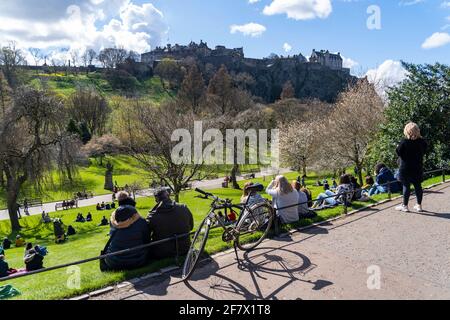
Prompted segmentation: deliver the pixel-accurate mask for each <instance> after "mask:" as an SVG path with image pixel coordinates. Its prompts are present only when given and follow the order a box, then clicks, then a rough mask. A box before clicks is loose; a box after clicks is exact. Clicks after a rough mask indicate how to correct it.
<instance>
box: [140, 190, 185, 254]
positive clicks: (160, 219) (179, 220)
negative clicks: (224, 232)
mask: <svg viewBox="0 0 450 320" xmlns="http://www.w3.org/2000/svg"><path fill="white" fill-rule="evenodd" d="M155 200H156V203H157V205H156V207H155V208H154V209H153V210H151V211H150V213H149V215H148V217H147V224H148V229H149V231H150V239H151V241H152V242H155V241H158V240H163V239H167V238H170V237H173V236H175V235H183V234H186V233H189V232H191V230H192V229H193V228H194V218H193V216H192V213H191V211H190V210H189V208H188V207H187V206H186V205H183V204H178V203H176V202H175V201H173V200H171V199H170V194H169V191H168V190H167V188H162V189H159V190H157V192H156V193H155ZM190 245H191V241H190V237H189V236H186V237H181V238H179V239H178V254H179V255H180V256H182V255H185V254H187V252H188V251H189V247H190ZM148 250H149V257H150V258H151V259H165V258H170V257H175V256H176V255H177V245H176V243H175V241H170V242H166V243H161V244H159V245H156V246H153V247H150V248H149V249H148Z"/></svg>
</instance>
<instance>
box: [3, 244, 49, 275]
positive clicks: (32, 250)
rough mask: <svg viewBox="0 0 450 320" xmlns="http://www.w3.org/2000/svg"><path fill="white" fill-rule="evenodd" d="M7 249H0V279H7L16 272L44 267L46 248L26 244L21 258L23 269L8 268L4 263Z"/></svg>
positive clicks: (6, 263) (5, 262)
mask: <svg viewBox="0 0 450 320" xmlns="http://www.w3.org/2000/svg"><path fill="white" fill-rule="evenodd" d="M8 249H9V247H0V278H3V277H8V276H10V275H12V274H15V273H17V272H29V271H35V270H40V269H42V268H43V267H44V257H45V256H46V255H47V254H48V251H47V248H46V247H41V246H39V245H36V246H33V244H32V243H27V245H26V248H25V254H24V257H23V261H24V264H25V268H24V269H13V268H10V267H9V264H8V262H7V261H6V253H5V250H8Z"/></svg>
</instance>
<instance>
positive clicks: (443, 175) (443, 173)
mask: <svg viewBox="0 0 450 320" xmlns="http://www.w3.org/2000/svg"><path fill="white" fill-rule="evenodd" d="M442 182H443V183H445V168H442Z"/></svg>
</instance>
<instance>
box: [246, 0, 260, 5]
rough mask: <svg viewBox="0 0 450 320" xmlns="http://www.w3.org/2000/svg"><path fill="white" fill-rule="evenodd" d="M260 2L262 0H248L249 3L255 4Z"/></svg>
mask: <svg viewBox="0 0 450 320" xmlns="http://www.w3.org/2000/svg"><path fill="white" fill-rule="evenodd" d="M259 1H261V0H248V3H250V4H254V3H257V2H259Z"/></svg>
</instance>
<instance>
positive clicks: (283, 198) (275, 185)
mask: <svg viewBox="0 0 450 320" xmlns="http://www.w3.org/2000/svg"><path fill="white" fill-rule="evenodd" d="M266 193H267V194H268V195H270V196H272V202H273V204H274V208H275V209H277V211H276V214H277V217H279V219H280V220H281V223H284V224H286V223H293V222H297V221H298V220H299V217H298V210H299V209H298V206H295V205H296V204H298V203H299V195H298V192H297V190H294V188H292V185H291V184H290V183H289V181H288V180H287V179H286V177H285V176H277V177H276V178H275V180H272V182H271V183H270V184H269V186H268V187H267V189H266ZM286 207H288V208H286ZM278 208H281V209H280V210H278Z"/></svg>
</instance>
